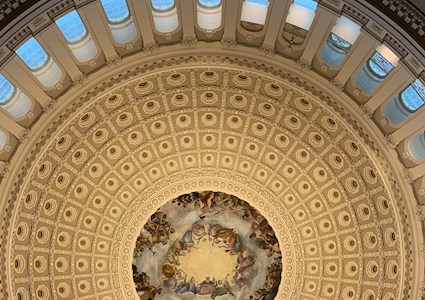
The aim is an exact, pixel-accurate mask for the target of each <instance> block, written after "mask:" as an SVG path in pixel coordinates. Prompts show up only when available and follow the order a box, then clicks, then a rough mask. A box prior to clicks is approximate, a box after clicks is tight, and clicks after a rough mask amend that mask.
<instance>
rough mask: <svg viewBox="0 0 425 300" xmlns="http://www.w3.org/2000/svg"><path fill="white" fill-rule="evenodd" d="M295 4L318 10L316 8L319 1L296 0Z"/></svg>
mask: <svg viewBox="0 0 425 300" xmlns="http://www.w3.org/2000/svg"><path fill="white" fill-rule="evenodd" d="M294 4H295V5H298V6H302V7H305V8H307V9H309V10H312V11H316V9H317V2H316V1H313V0H295V1H294Z"/></svg>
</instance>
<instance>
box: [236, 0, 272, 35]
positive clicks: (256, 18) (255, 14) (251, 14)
mask: <svg viewBox="0 0 425 300" xmlns="http://www.w3.org/2000/svg"><path fill="white" fill-rule="evenodd" d="M268 10H269V1H268V0H245V1H244V2H243V4H242V12H241V26H242V27H243V28H245V29H246V30H249V31H254V32H255V31H261V30H262V29H263V27H264V24H266V19H267V13H268Z"/></svg>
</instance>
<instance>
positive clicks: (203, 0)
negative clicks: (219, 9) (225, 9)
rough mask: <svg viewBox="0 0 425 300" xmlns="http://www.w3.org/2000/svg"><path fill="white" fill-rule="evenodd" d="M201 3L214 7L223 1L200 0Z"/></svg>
mask: <svg viewBox="0 0 425 300" xmlns="http://www.w3.org/2000/svg"><path fill="white" fill-rule="evenodd" d="M199 3H200V4H202V5H203V6H206V7H214V6H217V5H219V4H220V3H221V0H199Z"/></svg>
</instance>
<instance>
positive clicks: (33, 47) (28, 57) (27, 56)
mask: <svg viewBox="0 0 425 300" xmlns="http://www.w3.org/2000/svg"><path fill="white" fill-rule="evenodd" d="M16 54H18V55H19V57H20V58H21V59H22V60H23V61H24V62H25V63H26V65H27V66H28V67H29V68H30V69H33V70H35V69H38V68H40V67H42V66H43V65H44V64H45V63H46V62H47V59H48V56H47V53H46V51H44V49H43V48H42V47H41V45H40V44H39V43H38V42H37V40H36V39H35V38H33V37H32V38H30V39H29V40H28V41H26V42H25V43H24V44H23V45H22V46H21V47H19V48H18V49H17V50H16Z"/></svg>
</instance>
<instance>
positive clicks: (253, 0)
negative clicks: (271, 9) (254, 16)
mask: <svg viewBox="0 0 425 300" xmlns="http://www.w3.org/2000/svg"><path fill="white" fill-rule="evenodd" d="M245 2H251V3H257V4H262V5H266V6H267V5H269V0H245Z"/></svg>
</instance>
